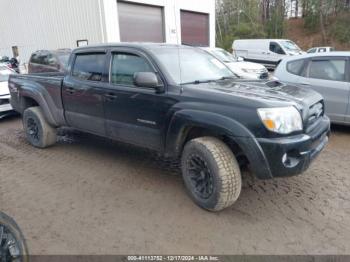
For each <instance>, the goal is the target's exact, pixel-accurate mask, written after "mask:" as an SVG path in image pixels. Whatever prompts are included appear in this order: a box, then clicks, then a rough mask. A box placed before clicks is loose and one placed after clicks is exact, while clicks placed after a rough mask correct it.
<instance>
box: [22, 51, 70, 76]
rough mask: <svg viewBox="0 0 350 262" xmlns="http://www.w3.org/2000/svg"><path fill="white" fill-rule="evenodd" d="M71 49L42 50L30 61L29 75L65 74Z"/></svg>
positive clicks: (34, 54)
mask: <svg viewBox="0 0 350 262" xmlns="http://www.w3.org/2000/svg"><path fill="white" fill-rule="evenodd" d="M71 52H72V50H71V49H58V50H54V51H49V50H40V51H36V52H34V53H33V54H32V56H31V57H30V59H29V64H28V73H30V74H33V73H45V72H62V73H63V72H65V71H66V70H67V66H68V59H69V56H70V54H71Z"/></svg>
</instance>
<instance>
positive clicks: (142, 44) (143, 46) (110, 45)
mask: <svg viewBox="0 0 350 262" xmlns="http://www.w3.org/2000/svg"><path fill="white" fill-rule="evenodd" d="M113 47H133V48H140V49H148V50H151V49H157V48H178V47H181V48H194V47H192V46H186V45H177V44H167V43H149V42H131V43H130V42H122V43H106V44H98V45H89V46H84V47H78V48H76V49H74V51H73V52H79V51H84V50H90V49H100V48H113Z"/></svg>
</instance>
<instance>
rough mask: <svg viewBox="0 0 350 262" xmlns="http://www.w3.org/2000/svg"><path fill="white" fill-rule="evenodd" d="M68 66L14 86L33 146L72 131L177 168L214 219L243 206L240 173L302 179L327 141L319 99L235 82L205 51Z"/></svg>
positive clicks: (168, 50)
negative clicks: (142, 151)
mask: <svg viewBox="0 0 350 262" xmlns="http://www.w3.org/2000/svg"><path fill="white" fill-rule="evenodd" d="M69 61H70V65H69V67H68V68H70V71H69V72H67V74H66V75H65V76H62V75H60V74H56V75H52V74H49V73H48V74H46V75H45V74H42V75H37V74H36V75H30V74H29V75H13V76H11V77H10V80H9V85H10V91H11V104H12V105H13V107H14V108H15V109H16V110H17V111H18V112H20V113H21V114H22V115H23V124H24V130H25V134H26V137H27V139H28V141H29V143H31V144H32V145H33V146H34V147H38V148H45V147H48V146H51V145H53V144H55V142H56V129H57V128H58V127H62V126H70V127H72V128H76V129H78V130H81V131H85V132H89V133H93V134H97V135H100V136H103V137H107V138H110V139H115V140H118V141H122V142H126V143H130V144H134V145H137V146H141V147H144V148H148V149H151V150H155V151H157V152H158V153H159V154H161V155H163V156H166V157H171V158H174V159H179V158H180V159H181V169H182V175H183V179H184V182H185V186H186V187H187V189H188V192H189V195H190V196H191V197H192V199H193V200H194V202H196V203H197V204H198V205H199V206H201V207H202V208H205V209H208V210H211V211H218V210H221V209H224V208H226V207H228V206H230V205H231V204H233V203H234V202H235V201H236V200H237V198H238V196H239V194H240V191H241V186H242V184H241V171H240V170H241V167H242V166H244V165H247V164H249V166H250V168H251V170H252V171H253V172H254V174H255V175H256V176H257V177H258V178H261V179H268V178H273V177H286V176H292V175H296V174H300V173H302V172H303V171H305V170H306V169H307V168H308V167H309V165H310V163H311V162H312V160H313V159H314V158H315V157H316V156H317V155H318V154H319V153H320V152H321V151H322V149H323V148H324V146H325V145H326V143H327V141H328V134H329V131H330V123H329V119H328V118H327V116H325V115H324V113H323V100H322V97H321V95H320V94H318V93H317V92H315V91H312V90H308V89H303V88H298V87H294V86H288V85H285V84H281V83H279V82H274V81H269V82H262V81H249V80H241V79H238V78H237V77H236V76H235V75H234V74H233V73H232V72H231V71H230V70H229V69H228V68H227V67H226V66H225V65H224V64H223V63H221V62H220V61H219V60H217V59H215V58H213V56H211V55H210V54H208V53H206V52H205V51H203V50H201V49H199V48H193V47H189V46H177V45H167V44H142V43H134V44H130V43H120V44H106V45H100V46H89V47H81V48H78V49H76V50H74V51H73V53H72V57H71V58H70V59H69Z"/></svg>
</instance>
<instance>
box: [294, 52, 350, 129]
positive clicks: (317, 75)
mask: <svg viewBox="0 0 350 262" xmlns="http://www.w3.org/2000/svg"><path fill="white" fill-rule="evenodd" d="M347 60H348V59H347V58H345V57H316V58H313V59H311V60H310V61H309V64H308V66H307V68H306V72H305V74H304V76H303V77H300V78H299V84H301V85H302V86H305V87H309V88H313V89H314V90H315V91H317V92H319V93H320V94H321V95H322V96H323V97H324V101H325V109H326V114H327V115H328V116H329V117H330V118H331V120H332V121H335V122H340V123H342V122H344V121H345V114H346V112H347V108H348V102H349V92H350V89H349V82H348V81H349V78H348V77H349V76H348V75H347V74H346V68H347Z"/></svg>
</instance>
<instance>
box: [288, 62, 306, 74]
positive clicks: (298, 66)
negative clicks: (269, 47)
mask: <svg viewBox="0 0 350 262" xmlns="http://www.w3.org/2000/svg"><path fill="white" fill-rule="evenodd" d="M304 63H305V60H304V59H300V60H296V61H292V62H289V63H287V71H288V72H289V73H291V74H294V75H301V73H302V69H303V67H304Z"/></svg>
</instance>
